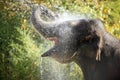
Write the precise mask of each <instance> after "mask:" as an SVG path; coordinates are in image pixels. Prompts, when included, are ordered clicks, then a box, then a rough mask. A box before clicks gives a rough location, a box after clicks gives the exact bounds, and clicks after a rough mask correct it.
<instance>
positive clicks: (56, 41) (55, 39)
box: [47, 37, 58, 45]
mask: <svg viewBox="0 0 120 80" xmlns="http://www.w3.org/2000/svg"><path fill="white" fill-rule="evenodd" d="M47 40H49V41H53V42H54V44H55V45H56V44H57V43H58V38H57V37H49V38H47Z"/></svg>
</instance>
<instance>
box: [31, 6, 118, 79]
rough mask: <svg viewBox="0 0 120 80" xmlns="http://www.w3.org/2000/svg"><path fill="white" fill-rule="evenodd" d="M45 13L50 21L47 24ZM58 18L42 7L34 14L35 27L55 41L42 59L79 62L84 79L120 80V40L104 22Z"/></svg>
mask: <svg viewBox="0 0 120 80" xmlns="http://www.w3.org/2000/svg"><path fill="white" fill-rule="evenodd" d="M45 13H46V14H45ZM42 14H44V15H46V16H47V17H48V18H49V19H51V22H47V21H44V20H43V19H42V18H41V17H40V15H42ZM58 18H59V16H58V15H57V14H54V13H53V12H51V11H50V10H48V9H47V8H45V7H43V6H40V7H37V8H35V9H34V10H33V12H32V16H31V20H32V23H33V25H34V28H35V29H36V30H37V31H38V33H40V34H42V35H43V36H44V37H45V38H52V39H53V40H54V41H55V42H56V44H55V46H54V47H53V48H51V49H50V50H48V51H47V52H45V53H44V54H43V55H42V57H52V58H54V59H55V60H57V61H58V62H60V63H68V62H71V61H74V62H76V63H77V64H78V65H79V66H80V68H81V69H82V72H83V75H84V78H85V80H120V41H119V40H118V39H116V38H114V37H113V36H112V35H110V34H109V33H107V32H106V30H105V29H104V26H103V24H102V22H101V21H100V20H98V19H80V20H68V21H64V22H56V20H57V19H58Z"/></svg>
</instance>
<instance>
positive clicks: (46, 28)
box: [31, 6, 56, 37]
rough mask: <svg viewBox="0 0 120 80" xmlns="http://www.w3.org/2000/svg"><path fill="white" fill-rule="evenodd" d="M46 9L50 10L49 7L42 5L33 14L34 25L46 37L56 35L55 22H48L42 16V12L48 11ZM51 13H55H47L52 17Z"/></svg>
mask: <svg viewBox="0 0 120 80" xmlns="http://www.w3.org/2000/svg"><path fill="white" fill-rule="evenodd" d="M44 9H46V12H47V11H48V10H47V8H44V7H41V6H40V7H37V8H36V9H34V10H33V12H32V15H31V21H32V24H33V25H34V27H35V29H36V30H37V31H38V32H39V33H40V34H42V35H43V36H44V37H53V36H56V28H55V24H54V23H53V22H46V21H44V20H42V18H41V17H40V15H41V14H45V13H46V12H45V10H44ZM50 15H53V14H50V13H46V16H48V17H50ZM53 17H54V16H52V18H53Z"/></svg>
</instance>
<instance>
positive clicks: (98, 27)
mask: <svg viewBox="0 0 120 80" xmlns="http://www.w3.org/2000/svg"><path fill="white" fill-rule="evenodd" d="M90 25H91V28H92V29H91V34H92V37H93V42H92V43H93V45H94V47H95V50H96V51H95V52H96V60H97V61H100V60H101V51H102V47H103V35H104V26H103V23H102V22H101V21H100V20H98V19H93V20H90Z"/></svg>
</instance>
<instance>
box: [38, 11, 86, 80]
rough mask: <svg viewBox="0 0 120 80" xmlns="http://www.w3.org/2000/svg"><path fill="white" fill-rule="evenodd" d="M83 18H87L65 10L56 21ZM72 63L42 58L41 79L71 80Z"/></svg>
mask: <svg viewBox="0 0 120 80" xmlns="http://www.w3.org/2000/svg"><path fill="white" fill-rule="evenodd" d="M83 18H85V16H81V15H73V14H70V13H66V12H64V13H63V14H61V15H60V18H59V19H58V20H57V21H56V22H64V21H67V20H78V19H83ZM51 46H52V45H51ZM71 64H72V63H71ZM71 64H60V63H58V62H57V61H55V60H53V59H51V58H41V60H40V74H41V79H40V80H71V79H70V73H71V71H72V70H73V65H71Z"/></svg>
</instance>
